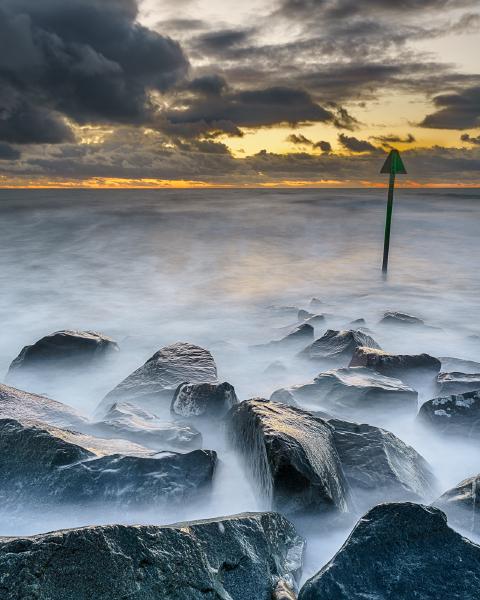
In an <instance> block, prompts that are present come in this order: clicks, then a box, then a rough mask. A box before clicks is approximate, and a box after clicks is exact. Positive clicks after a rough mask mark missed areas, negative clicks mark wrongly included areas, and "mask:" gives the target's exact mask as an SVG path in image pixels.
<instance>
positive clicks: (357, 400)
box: [271, 367, 418, 418]
mask: <svg viewBox="0 0 480 600" xmlns="http://www.w3.org/2000/svg"><path fill="white" fill-rule="evenodd" d="M288 394H290V395H291V397H292V398H293V399H294V401H295V402H297V403H298V404H299V405H301V406H306V407H307V406H308V407H320V408H323V409H325V410H327V411H329V412H331V413H332V414H336V415H340V416H345V417H355V418H365V417H366V416H368V415H371V414H374V415H375V416H380V415H386V416H391V415H394V414H395V413H411V414H416V412H417V396H418V394H417V392H416V391H415V390H413V389H412V388H410V387H409V386H407V385H405V384H404V383H403V382H402V381H400V380H399V379H395V378H393V377H387V376H386V375H382V374H380V373H377V372H376V371H373V370H372V369H368V368H366V367H347V368H343V369H332V370H330V371H326V372H325V373H320V374H319V375H317V377H315V379H314V380H313V382H312V383H307V384H305V385H295V386H291V387H289V388H286V389H282V390H276V391H275V392H274V393H273V394H272V396H271V400H275V401H277V402H278V401H280V402H281V401H282V398H283V397H285V398H286V397H288ZM289 403H290V404H291V402H289Z"/></svg>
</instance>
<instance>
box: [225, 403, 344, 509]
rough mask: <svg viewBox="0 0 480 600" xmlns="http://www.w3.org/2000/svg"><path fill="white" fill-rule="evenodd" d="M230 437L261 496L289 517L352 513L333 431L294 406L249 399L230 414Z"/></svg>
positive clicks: (228, 416)
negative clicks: (307, 514) (323, 513)
mask: <svg viewBox="0 0 480 600" xmlns="http://www.w3.org/2000/svg"><path fill="white" fill-rule="evenodd" d="M227 419H228V436H229V439H230V440H231V441H232V444H233V445H234V447H235V448H237V450H238V451H239V452H240V454H241V455H242V456H243V458H244V462H245V465H246V467H247V469H248V471H249V473H250V475H251V477H252V478H253V480H254V482H255V483H256V485H257V487H258V489H259V491H260V493H261V494H262V495H263V496H264V498H265V499H266V501H267V502H269V503H270V505H271V506H272V508H274V509H275V510H280V511H282V512H284V513H286V514H293V513H322V512H327V511H334V512H346V511H347V510H348V492H347V484H346V481H345V478H344V475H343V471H342V467H341V464H340V459H339V456H338V453H337V451H336V448H335V445H334V439H333V431H332V428H331V427H330V426H329V425H328V424H327V423H326V422H324V421H322V420H321V419H317V418H315V417H314V416H312V415H310V414H309V413H306V412H305V411H301V410H299V409H296V408H294V407H290V406H285V405H282V404H279V403H276V402H270V401H267V400H262V399H252V400H246V401H244V402H242V403H240V404H239V405H237V406H235V407H234V408H233V409H232V410H231V411H230V413H229V414H228V415H227Z"/></svg>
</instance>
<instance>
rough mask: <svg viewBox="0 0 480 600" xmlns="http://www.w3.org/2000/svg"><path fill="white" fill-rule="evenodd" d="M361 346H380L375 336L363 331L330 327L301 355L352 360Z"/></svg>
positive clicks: (328, 359) (311, 357)
mask: <svg viewBox="0 0 480 600" xmlns="http://www.w3.org/2000/svg"><path fill="white" fill-rule="evenodd" d="M360 346H370V347H372V348H380V347H379V346H378V345H377V343H376V342H375V340H374V339H373V338H371V337H370V336H369V335H367V334H365V333H363V332H361V331H357V330H353V329H351V330H342V331H335V330H333V329H328V330H327V332H326V333H325V334H324V335H323V336H322V337H321V338H319V339H318V340H316V341H315V342H313V344H311V345H310V346H308V347H307V348H305V350H303V351H302V352H301V353H300V355H299V356H302V357H304V358H308V359H310V360H315V361H337V362H341V363H345V362H349V361H350V360H351V358H352V356H353V353H354V352H355V350H356V349H357V348H359V347H360ZM352 366H353V365H352Z"/></svg>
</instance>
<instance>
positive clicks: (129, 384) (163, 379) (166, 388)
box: [97, 342, 217, 415]
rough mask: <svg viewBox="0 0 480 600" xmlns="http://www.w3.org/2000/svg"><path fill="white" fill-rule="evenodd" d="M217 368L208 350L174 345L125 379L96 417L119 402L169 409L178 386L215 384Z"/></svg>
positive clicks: (110, 395)
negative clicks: (185, 384)
mask: <svg viewBox="0 0 480 600" xmlns="http://www.w3.org/2000/svg"><path fill="white" fill-rule="evenodd" d="M216 381H217V367H216V365H215V361H214V360H213V356H212V355H211V354H210V352H209V351H208V350H205V349H204V348H201V347H200V346H196V345H194V344H189V343H184V342H178V343H176V344H172V345H171V346H166V347H165V348H162V349H161V350H159V351H158V352H156V353H155V354H154V355H153V356H152V357H151V358H149V359H148V360H147V362H146V363H145V364H144V365H142V366H141V367H139V368H138V369H136V371H134V372H133V373H132V374H131V375H129V376H128V377H126V378H125V379H124V380H123V381H122V382H121V383H119V384H118V385H117V386H116V387H115V388H114V389H113V390H112V391H111V392H109V393H108V394H107V395H106V396H105V398H104V399H103V400H102V402H101V403H100V405H99V407H98V409H97V414H99V415H101V414H105V412H106V411H108V409H109V408H110V407H111V406H112V404H114V403H115V402H119V401H122V402H123V401H126V402H129V403H131V404H137V405H139V406H142V407H143V408H146V409H148V410H153V412H155V409H156V408H157V409H158V408H159V407H162V406H163V407H165V406H167V407H168V406H170V402H171V400H172V398H173V394H174V393H175V390H176V389H177V387H178V386H179V385H180V384H181V383H185V382H189V383H216Z"/></svg>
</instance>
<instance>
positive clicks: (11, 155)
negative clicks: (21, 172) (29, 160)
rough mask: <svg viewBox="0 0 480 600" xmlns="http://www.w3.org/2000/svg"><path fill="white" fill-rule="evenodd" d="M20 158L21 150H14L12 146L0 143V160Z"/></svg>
mask: <svg viewBox="0 0 480 600" xmlns="http://www.w3.org/2000/svg"><path fill="white" fill-rule="evenodd" d="M20 156H21V153H20V151H19V150H17V149H16V148H13V147H12V146H10V144H5V142H0V160H18V159H19V158H20Z"/></svg>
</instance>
